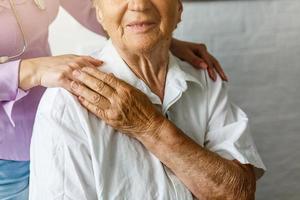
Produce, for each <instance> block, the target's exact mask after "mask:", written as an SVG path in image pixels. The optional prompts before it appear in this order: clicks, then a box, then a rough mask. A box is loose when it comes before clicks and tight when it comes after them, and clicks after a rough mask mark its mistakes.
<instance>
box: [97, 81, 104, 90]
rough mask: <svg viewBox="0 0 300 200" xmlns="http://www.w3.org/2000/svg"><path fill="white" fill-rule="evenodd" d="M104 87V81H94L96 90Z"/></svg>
mask: <svg viewBox="0 0 300 200" xmlns="http://www.w3.org/2000/svg"><path fill="white" fill-rule="evenodd" d="M103 88H104V83H103V82H102V81H97V82H96V91H102V89H103Z"/></svg>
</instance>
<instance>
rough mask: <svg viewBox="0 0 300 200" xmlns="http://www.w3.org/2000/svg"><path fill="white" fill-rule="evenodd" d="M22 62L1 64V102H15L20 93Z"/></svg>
mask: <svg viewBox="0 0 300 200" xmlns="http://www.w3.org/2000/svg"><path fill="white" fill-rule="evenodd" d="M19 64H20V60H17V61H12V62H8V63H4V64H0V101H1V102H2V101H11V100H14V99H15V98H16V96H17V92H18V84H19Z"/></svg>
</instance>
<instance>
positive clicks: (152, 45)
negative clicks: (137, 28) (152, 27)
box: [124, 31, 171, 53]
mask: <svg viewBox="0 0 300 200" xmlns="http://www.w3.org/2000/svg"><path fill="white" fill-rule="evenodd" d="M170 38H171V37H170ZM166 41H167V39H164V37H163V36H162V34H160V33H159V32H157V31H149V32H145V33H138V34H136V33H135V34H134V33H128V34H126V36H125V39H124V43H125V45H126V48H127V49H128V50H130V51H131V52H136V53H151V52H152V51H153V50H155V49H156V48H159V47H160V46H161V45H163V44H165V43H166Z"/></svg>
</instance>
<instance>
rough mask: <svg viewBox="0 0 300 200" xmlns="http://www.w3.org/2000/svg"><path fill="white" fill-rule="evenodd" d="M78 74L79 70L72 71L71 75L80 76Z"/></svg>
mask: <svg viewBox="0 0 300 200" xmlns="http://www.w3.org/2000/svg"><path fill="white" fill-rule="evenodd" d="M80 74H81V72H80V71H79V70H75V71H73V75H74V76H76V77H78V76H80Z"/></svg>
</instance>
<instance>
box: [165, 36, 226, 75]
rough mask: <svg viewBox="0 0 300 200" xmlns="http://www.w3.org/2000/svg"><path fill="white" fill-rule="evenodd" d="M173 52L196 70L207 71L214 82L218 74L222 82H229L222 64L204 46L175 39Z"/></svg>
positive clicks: (172, 46)
mask: <svg viewBox="0 0 300 200" xmlns="http://www.w3.org/2000/svg"><path fill="white" fill-rule="evenodd" d="M171 51H172V53H173V54H174V55H176V56H177V57H178V58H180V59H182V60H184V61H186V62H188V63H190V64H191V65H193V66H194V67H195V68H200V69H207V71H208V74H209V76H210V78H211V79H212V80H214V81H215V80H216V79H217V74H216V73H218V74H219V75H220V77H221V78H222V80H224V81H228V78H227V76H226V74H225V73H224V71H223V69H222V67H221V65H220V63H219V62H218V60H217V59H216V58H215V57H214V56H212V55H211V54H210V53H209V52H208V51H207V48H206V46H205V45H204V44H196V43H191V42H185V41H180V40H176V39H173V40H172V44H171Z"/></svg>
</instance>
